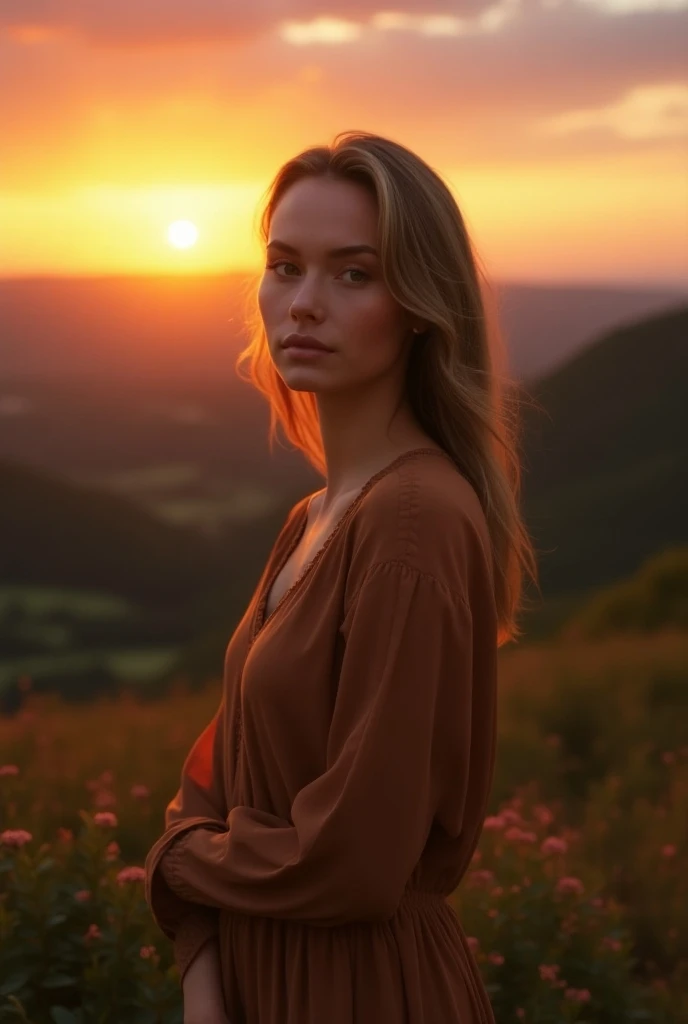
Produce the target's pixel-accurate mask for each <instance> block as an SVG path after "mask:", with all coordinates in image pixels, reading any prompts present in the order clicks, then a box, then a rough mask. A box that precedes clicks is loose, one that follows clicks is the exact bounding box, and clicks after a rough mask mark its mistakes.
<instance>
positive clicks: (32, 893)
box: [0, 779, 182, 1024]
mask: <svg viewBox="0 0 688 1024" xmlns="http://www.w3.org/2000/svg"><path fill="white" fill-rule="evenodd" d="M0 781H3V782H5V781H6V779H2V780H0ZM79 816H80V818H81V820H82V828H81V830H80V832H79V834H78V836H77V837H76V838H74V837H72V836H71V835H68V834H66V833H63V835H62V837H61V838H59V839H57V840H55V841H53V842H52V843H42V844H41V845H40V846H38V845H37V844H36V843H35V841H34V839H33V837H31V834H30V833H29V832H26V831H22V830H14V829H13V830H6V831H5V832H3V833H2V834H0V840H2V839H3V838H4V842H0V978H1V979H2V981H1V982H0V1022H3V1024H4V1022H5V1021H7V1022H10V1021H20V1020H24V1021H30V1022H31V1024H41V1022H43V1021H50V1022H54V1024H110V1022H112V1024H115V1022H119V1021H123V1020H127V1021H131V1022H132V1024H168V1022H169V1024H174V1022H178V1024H181V1022H182V1007H181V990H180V986H179V974H178V971H177V968H176V967H175V966H174V964H173V963H172V961H171V955H170V944H169V943H167V942H164V943H163V944H162V948H161V951H160V952H158V951H157V949H156V946H155V943H156V942H157V941H158V938H159V932H158V930H157V927H156V926H155V924H154V922H153V921H152V919H151V916H150V913H149V911H148V907H147V905H146V903H145V900H144V899H143V880H142V878H141V877H137V875H140V876H142V874H143V869H142V868H139V870H138V872H137V871H136V870H134V871H133V872H132V871H131V869H129V876H131V875H133V876H134V877H133V878H132V877H129V876H128V874H127V869H126V868H125V866H124V865H123V863H122V861H121V859H120V858H119V854H118V852H117V850H116V846H117V844H116V843H114V845H112V844H113V834H114V831H113V828H112V827H109V826H108V825H106V824H97V823H96V822H98V820H99V819H98V817H97V815H96V816H95V817H94V816H92V815H89V814H87V813H86V812H83V811H82V812H80V815H79ZM113 820H116V819H113ZM16 844H18V845H16ZM122 872H123V873H122Z"/></svg>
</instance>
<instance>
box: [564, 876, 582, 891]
mask: <svg viewBox="0 0 688 1024" xmlns="http://www.w3.org/2000/svg"><path fill="white" fill-rule="evenodd" d="M584 891H585V886H584V885H583V883H582V882H581V880H580V878H571V877H566V878H560V879H559V881H558V882H557V892H575V893H578V894H580V893H582V892H584Z"/></svg>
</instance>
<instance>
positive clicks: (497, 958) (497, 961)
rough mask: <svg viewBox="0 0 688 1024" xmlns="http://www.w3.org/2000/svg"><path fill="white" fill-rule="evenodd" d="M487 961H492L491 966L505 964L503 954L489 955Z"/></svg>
mask: <svg viewBox="0 0 688 1024" xmlns="http://www.w3.org/2000/svg"><path fill="white" fill-rule="evenodd" d="M487 959H488V960H489V961H490V963H491V964H498V965H499V964H503V963H504V957H503V956H502V954H501V953H488V955H487Z"/></svg>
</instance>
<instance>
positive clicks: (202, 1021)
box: [182, 939, 230, 1024]
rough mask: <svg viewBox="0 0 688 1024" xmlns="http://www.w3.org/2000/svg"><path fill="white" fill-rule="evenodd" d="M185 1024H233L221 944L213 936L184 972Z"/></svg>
mask: <svg viewBox="0 0 688 1024" xmlns="http://www.w3.org/2000/svg"><path fill="white" fill-rule="evenodd" d="M182 992H183V995H184V1024H230V1020H229V1017H228V1016H227V1014H226V1012H225V1000H224V993H223V989H222V968H221V964H220V947H219V945H218V941H217V939H211V940H210V941H209V942H206V944H205V945H204V946H202V947H201V949H200V950H199V951H198V953H197V954H196V956H195V957H194V959H193V960H192V961H191V963H190V965H189V966H188V967H187V969H186V973H185V974H184V980H183V981H182Z"/></svg>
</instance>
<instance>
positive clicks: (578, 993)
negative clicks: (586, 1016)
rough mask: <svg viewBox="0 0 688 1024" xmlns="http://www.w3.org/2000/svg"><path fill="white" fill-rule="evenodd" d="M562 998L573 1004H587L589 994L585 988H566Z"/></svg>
mask: <svg viewBox="0 0 688 1024" xmlns="http://www.w3.org/2000/svg"><path fill="white" fill-rule="evenodd" d="M564 998H565V999H570V1000H571V1001H572V1002H574V1003H589V1002H590V992H589V990H588V989H587V988H567V989H566V991H565V992H564Z"/></svg>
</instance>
